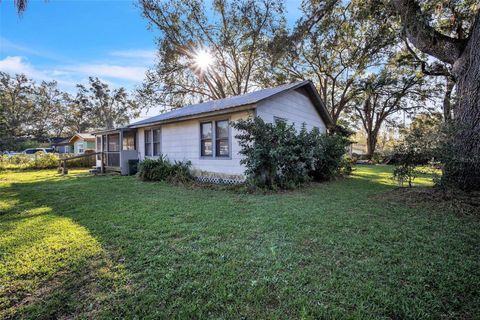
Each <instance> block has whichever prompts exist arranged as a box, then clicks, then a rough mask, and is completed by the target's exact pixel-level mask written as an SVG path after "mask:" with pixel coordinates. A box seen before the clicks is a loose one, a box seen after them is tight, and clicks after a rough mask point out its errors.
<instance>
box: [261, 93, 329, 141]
mask: <svg viewBox="0 0 480 320" xmlns="http://www.w3.org/2000/svg"><path fill="white" fill-rule="evenodd" d="M257 116H259V117H261V118H262V119H263V120H264V121H265V122H269V123H273V122H274V117H279V118H284V119H287V122H288V124H294V125H295V127H296V128H297V130H300V129H301V127H302V124H303V123H305V124H306V127H307V130H309V131H310V130H312V129H313V127H317V128H318V129H319V130H320V132H322V133H325V132H326V131H327V130H326V126H325V123H324V122H323V120H322V118H321V117H320V115H319V114H318V112H317V109H316V108H315V106H314V105H313V103H312V101H311V100H310V98H309V97H308V96H306V95H305V94H302V93H301V92H298V91H295V90H292V91H289V92H285V93H283V94H279V95H278V96H275V97H273V98H271V99H267V100H265V101H262V102H260V103H259V104H258V106H257Z"/></svg>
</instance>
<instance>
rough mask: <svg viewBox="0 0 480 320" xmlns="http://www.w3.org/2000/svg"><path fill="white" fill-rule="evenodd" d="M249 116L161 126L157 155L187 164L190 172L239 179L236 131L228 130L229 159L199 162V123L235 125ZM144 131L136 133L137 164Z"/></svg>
mask: <svg viewBox="0 0 480 320" xmlns="http://www.w3.org/2000/svg"><path fill="white" fill-rule="evenodd" d="M251 115H252V113H251V112H247V111H243V112H237V113H232V114H228V115H224V116H217V117H213V118H202V119H195V120H187V121H181V122H175V123H171V124H164V125H162V126H161V127H160V128H161V133H160V136H161V140H160V150H161V153H162V154H163V155H166V156H167V158H168V159H169V160H171V161H173V160H178V161H183V160H190V161H191V162H192V168H193V169H194V170H201V171H208V172H211V173H220V174H227V175H243V173H244V171H245V168H244V166H243V165H241V164H240V159H241V156H240V155H239V154H238V152H239V151H240V147H239V145H238V142H237V140H236V139H235V135H236V134H237V131H236V130H235V129H233V128H230V139H231V144H230V146H231V151H230V154H231V158H228V159H204V158H203V159H202V158H201V157H200V122H204V121H208V120H225V119H228V120H230V121H236V120H239V119H245V118H247V117H249V116H251ZM151 128H155V127H151ZM157 128H158V126H157ZM145 129H150V128H139V129H138V131H137V150H138V151H139V155H140V160H144V159H145V135H144V130H145Z"/></svg>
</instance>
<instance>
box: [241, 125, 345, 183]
mask: <svg viewBox="0 0 480 320" xmlns="http://www.w3.org/2000/svg"><path fill="white" fill-rule="evenodd" d="M232 125H233V127H234V128H236V129H237V130H239V131H240V133H239V134H237V135H236V138H237V139H238V140H239V144H240V147H241V151H240V154H242V155H244V156H245V157H244V158H243V159H242V160H241V163H242V164H244V165H245V166H246V171H245V173H246V175H247V177H248V181H249V183H250V184H252V185H254V186H256V187H260V188H268V189H275V188H281V189H290V188H294V187H296V186H298V185H300V184H302V183H305V182H308V181H311V180H328V179H330V178H331V177H333V176H334V175H335V174H336V173H338V172H339V166H340V162H341V159H342V156H343V154H344V153H345V147H346V142H347V139H346V138H345V137H342V136H339V135H332V136H327V135H322V134H320V132H319V130H318V129H316V128H314V129H313V130H311V131H310V132H309V131H307V129H306V128H305V126H303V127H302V129H301V130H300V132H298V133H297V131H296V129H295V127H294V126H293V125H288V124H286V123H285V122H283V121H279V122H277V123H275V124H272V123H266V122H264V121H263V119H261V118H258V117H255V118H253V119H248V120H239V121H237V122H235V123H233V124H232Z"/></svg>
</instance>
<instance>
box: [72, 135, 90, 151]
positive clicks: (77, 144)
mask: <svg viewBox="0 0 480 320" xmlns="http://www.w3.org/2000/svg"><path fill="white" fill-rule="evenodd" d="M69 142H70V144H71V145H73V153H75V154H84V153H85V151H95V136H94V135H93V134H91V133H76V134H75V135H74V136H73V137H71V138H70V141H69Z"/></svg>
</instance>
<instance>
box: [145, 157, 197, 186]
mask: <svg viewBox="0 0 480 320" xmlns="http://www.w3.org/2000/svg"><path fill="white" fill-rule="evenodd" d="M191 165H192V163H191V162H190V161H175V162H174V163H171V162H170V161H169V160H168V159H167V158H166V157H165V156H161V157H159V158H158V159H145V160H144V161H142V162H140V164H139V170H138V176H139V177H140V179H142V180H143V181H171V182H181V183H184V182H188V181H191V180H193V175H192V173H191V172H190V167H191Z"/></svg>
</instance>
